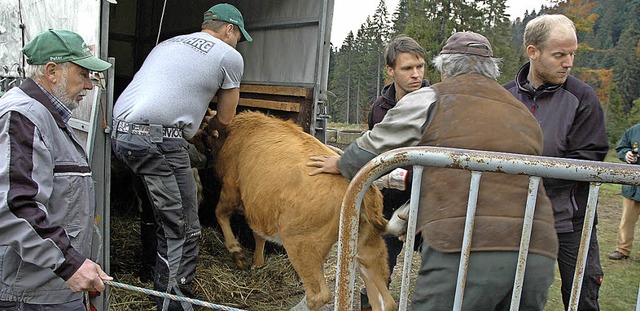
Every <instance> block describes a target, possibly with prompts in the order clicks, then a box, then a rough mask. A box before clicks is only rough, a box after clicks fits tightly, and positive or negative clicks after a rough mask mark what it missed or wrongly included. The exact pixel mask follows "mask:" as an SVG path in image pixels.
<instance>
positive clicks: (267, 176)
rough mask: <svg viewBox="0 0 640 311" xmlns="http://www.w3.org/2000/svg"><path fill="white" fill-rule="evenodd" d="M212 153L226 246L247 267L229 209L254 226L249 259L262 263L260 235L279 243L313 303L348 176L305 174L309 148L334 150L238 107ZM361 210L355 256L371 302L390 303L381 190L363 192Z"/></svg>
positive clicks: (321, 291)
mask: <svg viewBox="0 0 640 311" xmlns="http://www.w3.org/2000/svg"><path fill="white" fill-rule="evenodd" d="M217 141H224V143H223V145H222V147H221V148H219V149H218V151H217V152H216V153H217V154H216V155H215V168H216V173H217V175H218V176H219V177H220V178H221V180H222V191H221V194H220V200H219V201H218V205H217V207H216V217H217V219H218V223H219V225H220V228H221V229H222V233H223V234H224V239H225V246H226V248H227V250H228V251H229V252H230V253H231V255H232V256H233V258H234V260H235V262H236V264H237V265H238V266H239V267H241V268H247V267H248V264H247V262H246V261H247V260H246V257H245V255H244V252H243V250H242V247H241V246H240V244H239V243H238V241H237V240H236V238H235V237H234V235H233V232H232V231H231V226H230V223H229V220H230V217H231V216H232V214H233V213H236V212H239V213H243V214H244V215H245V217H246V219H247V222H248V223H249V225H250V226H251V228H252V230H253V234H254V237H255V240H256V250H255V252H254V255H253V266H261V265H263V264H264V252H263V249H264V244H265V240H269V241H273V242H277V243H280V244H282V245H283V246H284V248H285V249H286V251H287V254H288V256H289V260H290V261H291V264H292V265H293V267H294V268H295V270H296V272H297V273H298V276H300V278H301V279H302V282H303V284H304V288H305V292H306V303H307V306H308V307H309V308H310V309H312V310H315V309H319V308H321V307H322V306H324V305H325V304H326V303H327V302H329V301H330V300H331V297H332V294H331V292H330V290H329V286H328V285H327V282H326V280H325V278H324V274H323V271H322V266H323V262H324V259H325V257H326V256H327V255H328V254H329V252H330V250H331V247H332V246H333V245H334V244H335V242H336V241H337V240H338V227H339V219H340V206H341V203H342V199H343V197H344V195H345V191H346V189H347V186H348V184H349V181H348V180H347V179H346V178H344V177H342V176H340V175H330V174H321V175H317V176H309V175H308V173H309V170H310V168H309V167H308V166H306V162H307V160H308V158H309V156H312V155H319V154H332V155H333V154H335V152H334V151H332V150H331V149H329V148H328V147H327V146H326V145H324V144H322V143H321V142H320V141H318V140H317V139H315V138H314V137H312V136H311V135H309V134H307V133H305V132H304V131H303V130H302V129H301V128H300V127H299V126H298V125H296V124H294V123H293V122H291V121H283V120H280V119H277V118H274V117H270V116H266V115H264V114H262V113H257V112H242V113H240V114H238V115H236V116H235V117H234V119H233V122H232V123H231V124H230V125H229V128H228V136H226V137H225V138H224V139H222V137H221V139H218V140H217ZM362 211H363V212H362V213H361V216H360V227H359V239H358V256H357V257H358V261H359V267H360V271H361V276H362V278H363V279H364V282H365V285H366V288H367V294H368V295H369V297H378V299H371V304H372V307H373V309H374V310H395V309H396V303H395V302H394V300H393V298H392V297H391V294H390V293H389V290H388V289H387V280H388V278H389V270H388V267H387V258H386V255H387V251H386V246H385V244H384V242H383V240H382V238H381V236H380V234H381V233H382V232H383V231H384V229H385V226H386V223H387V222H386V220H385V219H384V218H383V217H382V196H381V194H380V192H379V191H378V190H377V189H374V188H373V187H372V188H370V189H369V191H368V192H367V194H366V196H365V199H364V201H363V209H362Z"/></svg>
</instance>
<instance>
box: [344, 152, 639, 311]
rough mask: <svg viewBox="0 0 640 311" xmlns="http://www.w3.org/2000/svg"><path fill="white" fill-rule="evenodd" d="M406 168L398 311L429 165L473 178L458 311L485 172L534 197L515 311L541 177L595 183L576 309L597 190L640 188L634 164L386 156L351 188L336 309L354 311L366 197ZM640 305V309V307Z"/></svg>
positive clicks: (472, 155) (496, 155) (476, 155)
mask: <svg viewBox="0 0 640 311" xmlns="http://www.w3.org/2000/svg"><path fill="white" fill-rule="evenodd" d="M407 165H413V169H414V173H413V184H412V188H411V203H410V212H409V220H408V227H407V237H406V241H405V252H404V266H403V270H402V271H403V273H402V289H401V293H400V301H399V304H398V310H406V309H407V302H408V297H409V281H410V278H411V263H412V258H413V251H406V250H412V249H413V245H414V237H415V230H416V219H417V215H418V199H419V197H420V183H421V180H422V171H423V168H424V166H431V167H441V168H454V169H464V170H468V171H470V174H471V183H470V187H469V202H468V205H467V218H466V221H465V230H464V238H463V241H462V250H461V256H460V265H459V271H458V278H457V286H456V293H455V297H454V305H453V309H454V310H462V300H463V293H464V288H465V282H466V275H467V274H466V272H467V269H468V264H469V254H470V248H471V240H472V237H471V232H473V218H474V215H475V212H476V201H477V195H478V188H479V185H480V178H481V176H482V173H483V172H495V173H505V174H517V175H527V176H529V191H528V193H529V195H528V197H527V201H526V202H527V203H526V209H525V215H524V223H523V229H522V236H521V240H520V251H519V254H518V264H517V267H516V278H515V281H514V285H513V288H514V290H513V294H512V297H511V307H510V309H511V310H518V305H519V303H520V296H521V291H522V283H523V279H524V271H525V267H526V261H527V254H528V250H529V239H530V236H531V229H532V226H533V215H534V211H535V203H536V199H537V190H538V187H539V186H540V181H541V179H542V178H558V179H566V180H575V181H584V182H589V183H590V187H589V198H588V200H587V211H586V215H585V218H584V227H583V230H582V239H581V241H580V250H579V252H578V258H577V262H576V270H575V274H574V278H573V286H572V291H571V299H570V302H569V310H577V308H578V297H580V289H581V285H582V279H583V276H584V270H585V269H584V268H585V263H586V260H587V250H588V245H589V241H590V239H591V230H590V229H591V228H592V227H593V223H594V219H595V212H596V206H597V203H598V191H599V190H600V186H601V184H602V183H615V184H629V185H640V167H638V166H635V165H633V166H632V165H625V164H614V163H605V162H596V161H585V160H572V159H562V158H551V157H542V156H529V155H521V154H511V153H500V152H489V151H477V150H465V149H453V148H442V147H407V148H399V149H395V150H391V151H388V152H386V153H383V154H381V155H379V156H378V157H376V158H374V159H373V160H371V161H370V162H369V163H367V165H365V166H364V167H363V168H362V169H360V171H359V172H358V173H357V174H356V176H355V177H354V178H353V180H352V181H351V183H350V184H349V188H348V189H347V194H346V195H345V198H344V200H343V202H342V210H341V214H340V236H339V239H338V267H337V271H336V296H335V310H352V309H353V306H352V303H353V298H354V285H355V271H356V261H355V259H356V251H357V250H356V245H357V240H358V236H357V232H358V221H359V217H358V215H359V214H360V206H361V203H362V200H363V197H364V194H365V192H366V190H367V188H368V187H369V186H370V185H371V183H372V182H373V181H374V180H376V179H377V178H379V177H380V176H382V175H384V174H385V173H387V172H389V171H391V170H393V169H395V168H398V167H403V166H407ZM426 191H428V190H426ZM639 300H640V294H639ZM638 305H640V303H639V304H638ZM637 310H640V309H637Z"/></svg>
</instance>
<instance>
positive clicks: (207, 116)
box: [200, 108, 220, 137]
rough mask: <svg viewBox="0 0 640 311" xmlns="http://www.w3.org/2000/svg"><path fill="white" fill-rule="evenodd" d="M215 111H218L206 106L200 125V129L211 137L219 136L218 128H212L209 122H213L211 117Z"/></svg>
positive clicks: (214, 114)
mask: <svg viewBox="0 0 640 311" xmlns="http://www.w3.org/2000/svg"><path fill="white" fill-rule="evenodd" d="M217 113H218V112H217V111H215V110H212V109H211V108H207V113H206V114H205V115H204V118H203V119H202V126H201V127H200V128H201V129H204V132H205V133H206V134H207V135H210V136H212V137H218V136H220V133H218V130H214V129H213V124H211V122H213V118H214V117H215V116H216V114H217Z"/></svg>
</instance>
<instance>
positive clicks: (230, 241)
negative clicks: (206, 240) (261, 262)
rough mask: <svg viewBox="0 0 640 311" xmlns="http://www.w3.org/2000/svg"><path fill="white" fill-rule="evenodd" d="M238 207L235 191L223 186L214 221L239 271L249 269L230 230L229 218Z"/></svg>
mask: <svg viewBox="0 0 640 311" xmlns="http://www.w3.org/2000/svg"><path fill="white" fill-rule="evenodd" d="M239 205H240V199H239V194H238V193H237V191H233V190H230V189H225V187H224V186H223V188H222V191H221V193H220V199H219V200H218V205H217V206H216V219H217V220H218V225H220V230H222V235H223V236H224V246H225V247H226V248H227V251H229V254H231V257H233V261H234V262H235V263H236V265H237V266H238V267H239V268H240V269H249V267H250V266H249V260H248V257H247V254H246V252H245V250H244V249H243V248H242V245H240V243H239V242H238V240H237V239H236V237H235V235H234V234H233V231H232V230H231V216H232V215H233V214H234V212H235V208H236V206H239Z"/></svg>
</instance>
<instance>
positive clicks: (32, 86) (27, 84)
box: [19, 78, 67, 128]
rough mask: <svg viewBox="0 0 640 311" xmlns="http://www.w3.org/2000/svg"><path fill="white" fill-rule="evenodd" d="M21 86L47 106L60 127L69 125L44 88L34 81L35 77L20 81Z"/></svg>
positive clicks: (26, 92) (30, 95)
mask: <svg viewBox="0 0 640 311" xmlns="http://www.w3.org/2000/svg"><path fill="white" fill-rule="evenodd" d="M19 87H20V89H21V90H22V91H23V92H25V94H27V95H29V97H31V98H33V99H35V100H37V101H38V102H39V103H40V104H42V105H43V106H44V107H45V108H47V110H49V113H50V114H51V115H52V116H53V119H54V120H56V123H57V124H58V127H60V128H66V127H67V125H66V124H65V123H64V121H63V120H62V117H61V116H60V114H59V113H58V111H56V108H55V107H54V106H53V104H52V103H51V101H50V100H49V98H48V97H47V95H46V94H44V93H42V90H40V88H39V87H38V85H37V84H36V82H35V81H33V79H31V78H27V79H25V80H24V81H22V83H20V86H19Z"/></svg>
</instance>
